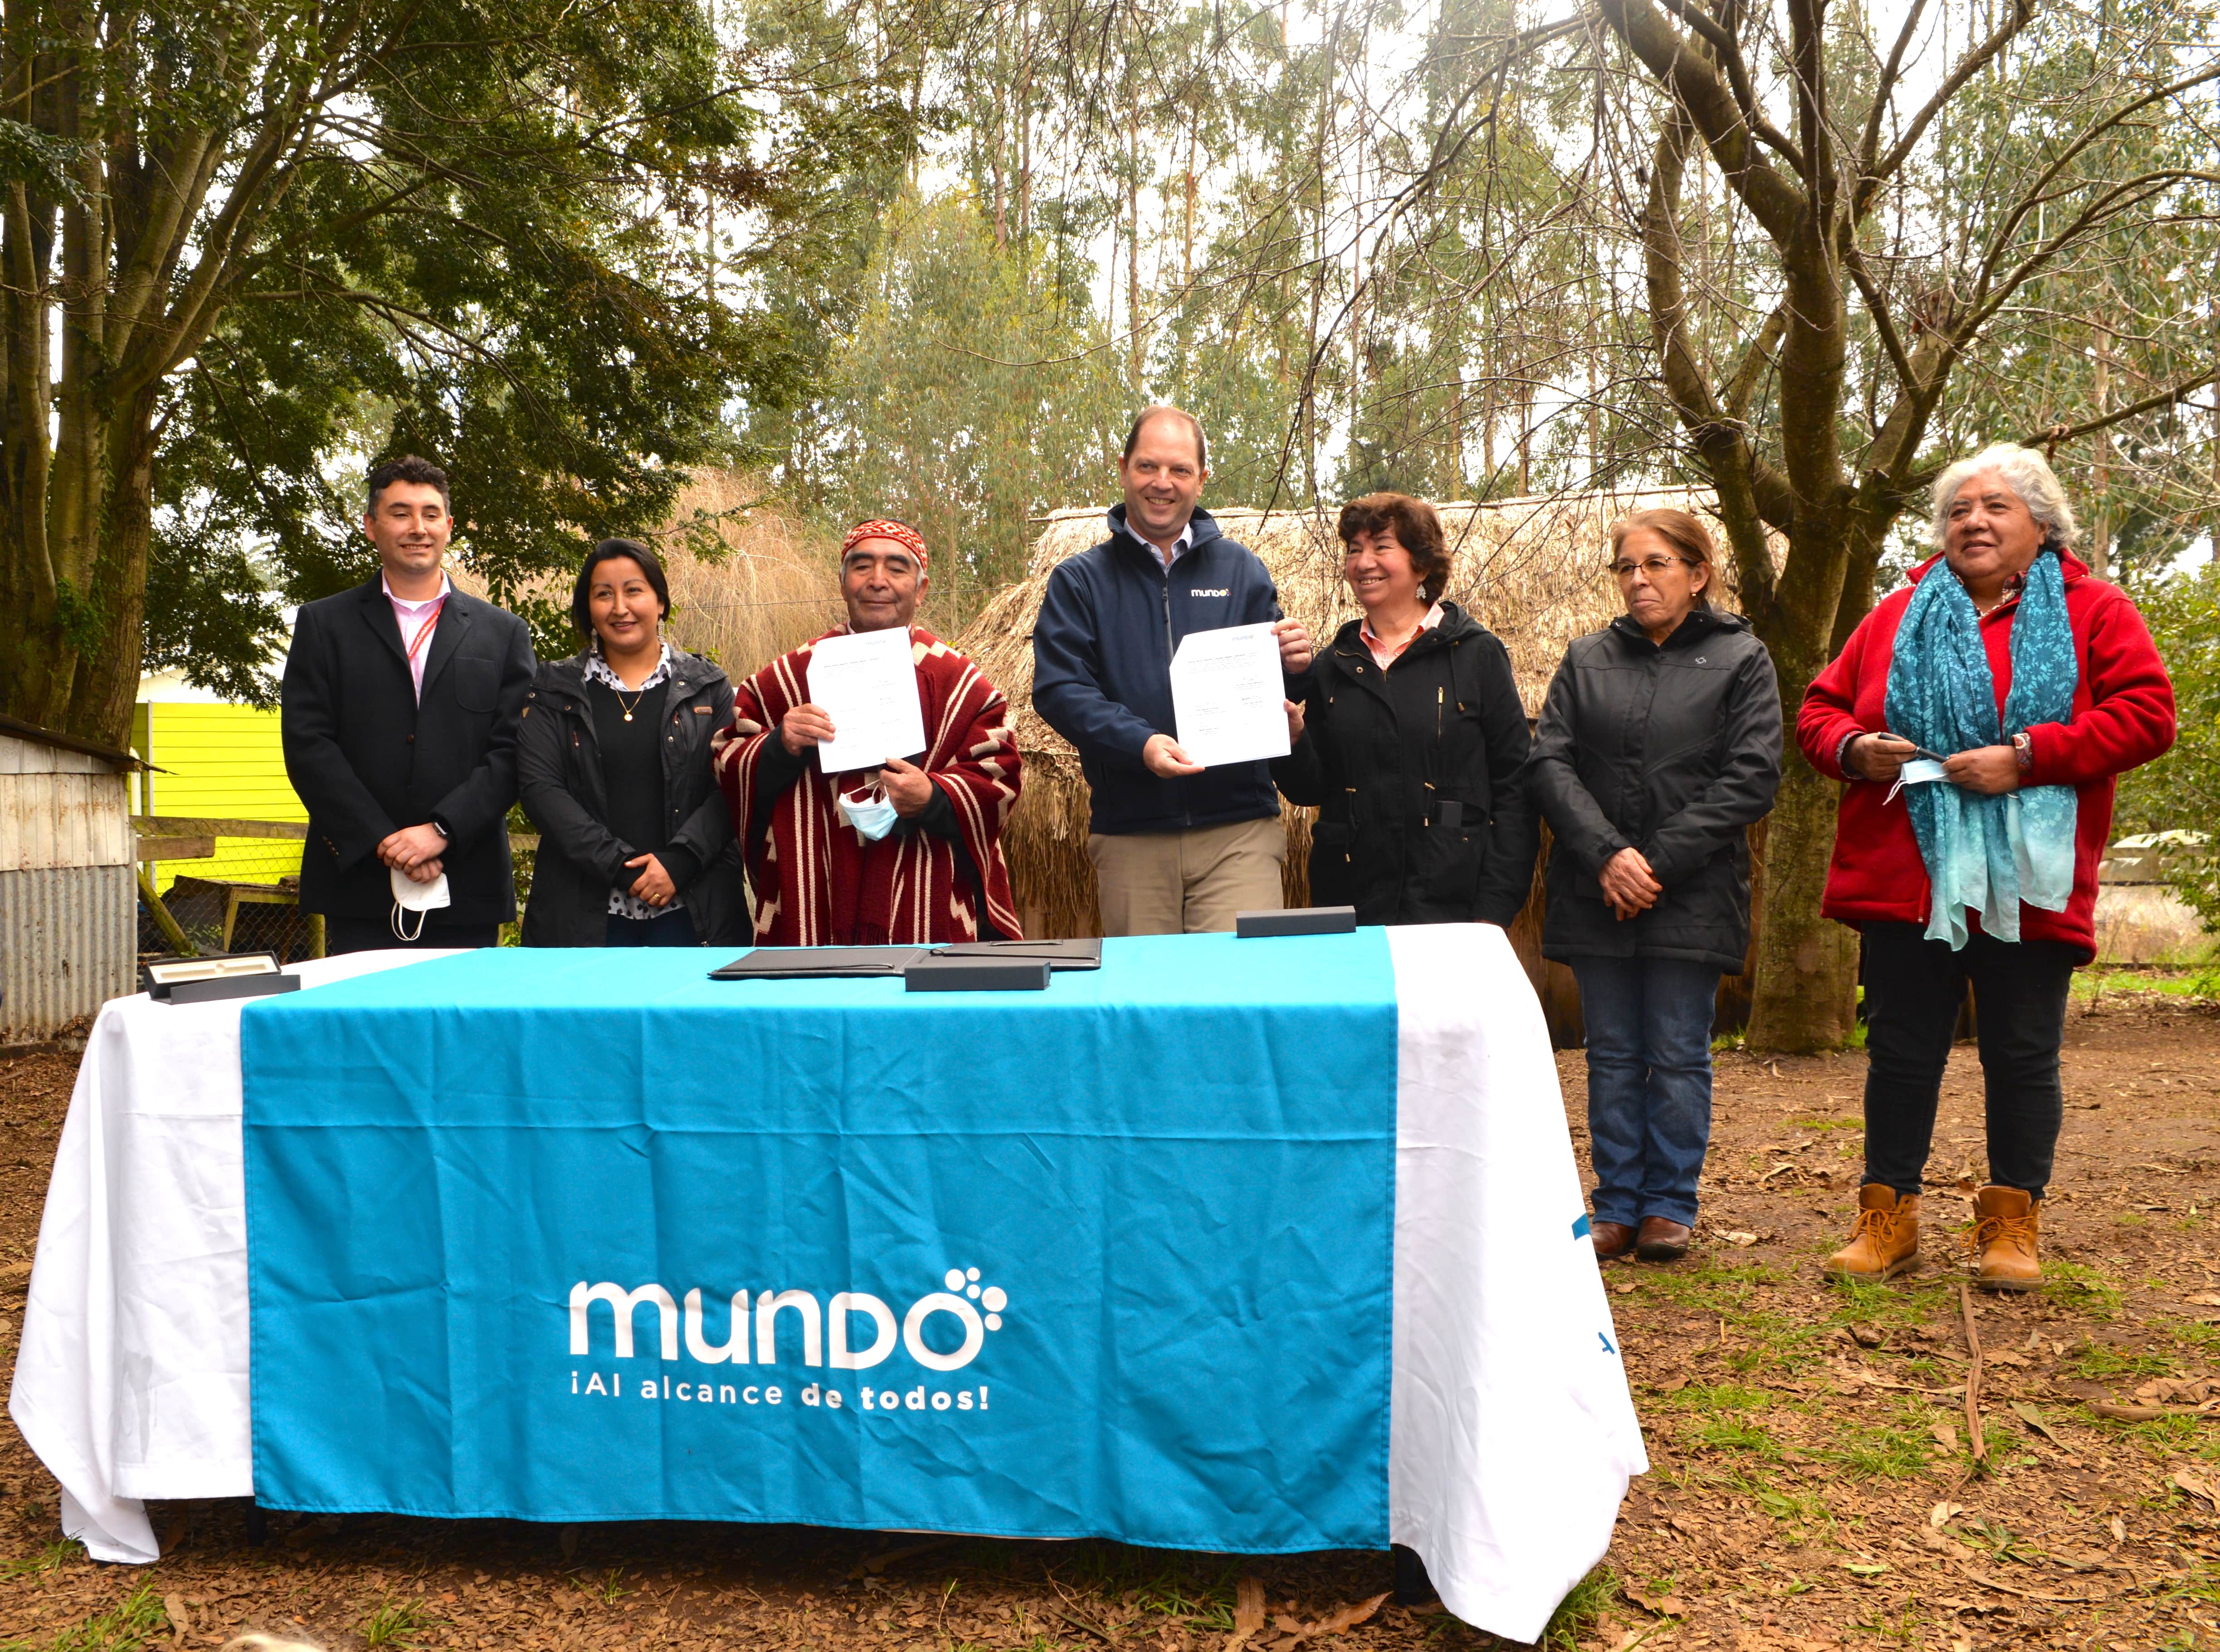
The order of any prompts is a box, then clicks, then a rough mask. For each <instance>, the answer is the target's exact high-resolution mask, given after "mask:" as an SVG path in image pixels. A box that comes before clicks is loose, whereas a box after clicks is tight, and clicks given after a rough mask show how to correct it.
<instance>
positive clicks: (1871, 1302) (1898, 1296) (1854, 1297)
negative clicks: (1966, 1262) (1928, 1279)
mask: <svg viewBox="0 0 2220 1652" xmlns="http://www.w3.org/2000/svg"><path fill="white" fill-rule="evenodd" d="M1828 1279H1829V1281H1830V1283H1831V1284H1832V1286H1833V1287H1834V1291H1835V1295H1836V1305H1835V1310H1834V1312H1832V1313H1830V1314H1829V1315H1828V1316H1827V1320H1826V1323H1827V1324H1828V1325H1843V1326H1849V1325H1873V1326H1877V1327H1880V1328H1882V1329H1886V1328H1888V1327H1891V1326H1896V1327H1901V1328H1904V1329H1907V1330H1908V1329H1910V1328H1911V1327H1912V1326H1914V1325H1924V1324H1926V1323H1927V1321H1928V1320H1930V1319H1931V1318H1934V1317H1935V1316H1936V1314H1938V1313H1943V1312H1948V1311H1949V1306H1950V1302H1949V1299H1950V1287H1949V1284H1948V1283H1946V1282H1943V1281H1936V1282H1935V1283H1932V1284H1924V1285H1911V1286H1908V1287H1907V1286H1906V1285H1905V1283H1904V1281H1901V1280H1899V1281H1895V1282H1893V1283H1891V1284H1885V1285H1880V1284H1874V1282H1872V1281H1869V1280H1862V1279H1844V1278H1843V1277H1842V1275H1839V1274H1830V1275H1828Z"/></svg>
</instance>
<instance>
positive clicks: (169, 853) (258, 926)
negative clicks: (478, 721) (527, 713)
mask: <svg viewBox="0 0 2220 1652" xmlns="http://www.w3.org/2000/svg"><path fill="white" fill-rule="evenodd" d="M131 824H132V826H133V829H134V831H135V832H137V833H138V838H139V855H140V860H139V952H140V957H142V958H146V957H176V956H178V955H180V954H185V953H192V954H206V953H214V952H274V953H276V954H277V955H278V959H279V961H280V962H282V963H296V962H297V961H298V960H300V959H302V958H311V957H322V956H323V955H324V926H323V920H321V918H320V917H318V916H317V915H315V914H314V913H305V912H302V910H301V907H300V898H301V851H302V845H303V843H304V842H305V841H306V839H307V838H308V833H309V829H308V827H307V826H303V825H300V824H297V823H294V822H289V821H278V820H211V819H202V818H196V817H193V818H188V817H180V816H163V815H134V816H133V817H132V822H131ZM538 847H539V838H537V837H536V836H533V835H532V834H530V833H528V832H511V833H510V834H509V849H510V858H511V859H512V860H513V861H514V863H515V866H516V882H517V905H518V909H519V910H520V911H521V909H522V907H523V903H524V898H525V896H526V895H527V894H528V893H529V891H530V889H531V887H532V885H531V879H532V859H533V852H534V851H536V850H537V849H538Z"/></svg>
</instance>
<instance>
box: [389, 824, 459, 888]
mask: <svg viewBox="0 0 2220 1652" xmlns="http://www.w3.org/2000/svg"><path fill="white" fill-rule="evenodd" d="M446 852H447V834H446V832H442V831H440V828H439V827H437V826H433V824H432V823H431V822H430V821H429V820H427V821H426V822H425V823H424V824H423V825H422V826H403V827H402V828H401V830H400V831H398V832H387V833H386V834H385V836H384V838H380V839H379V840H378V845H377V857H378V859H380V860H381V861H383V862H384V863H385V864H387V865H388V866H390V867H392V868H393V869H394V870H396V871H397V872H405V873H407V874H408V877H409V878H410V880H411V881H412V882H417V883H436V882H439V879H440V870H441V868H440V857H441V856H443V855H445V854H446Z"/></svg>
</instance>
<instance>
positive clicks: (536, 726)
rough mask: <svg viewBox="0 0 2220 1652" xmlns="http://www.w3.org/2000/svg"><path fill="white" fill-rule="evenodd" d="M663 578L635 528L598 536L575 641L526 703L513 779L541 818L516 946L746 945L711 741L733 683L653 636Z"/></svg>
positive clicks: (580, 588)
mask: <svg viewBox="0 0 2220 1652" xmlns="http://www.w3.org/2000/svg"><path fill="white" fill-rule="evenodd" d="M669 613H670V583H669V582H668V581H667V579H666V578H665V577H664V571H663V564H662V563H661V562H660V561H658V559H657V558H656V554H655V552H652V551H651V550H649V549H648V548H647V546H645V545H642V544H641V543H640V542H639V540H637V539H603V540H602V542H601V543H600V544H599V545H596V546H595V547H594V548H593V549H592V550H591V551H590V552H588V553H587V555H586V562H585V566H583V568H581V569H580V570H578V580H577V585H576V586H575V587H574V588H573V589H572V591H571V624H573V625H574V626H576V627H577V629H578V634H579V635H580V636H581V637H582V638H583V639H585V644H586V646H585V647H584V649H583V650H582V651H580V652H578V653H576V654H573V655H572V656H571V658H568V659H564V660H550V661H547V662H546V663H544V664H542V665H541V666H540V667H539V676H538V678H537V680H535V681H534V682H533V685H532V692H531V694H530V695H529V696H528V697H527V699H526V701H525V705H524V724H523V727H522V729H521V732H520V733H519V735H518V739H517V759H516V772H517V785H518V790H519V792H520V793H521V796H522V800H523V803H524V812H525V813H526V814H528V815H529V816H531V817H532V823H533V825H534V826H538V827H539V854H538V856H537V857H535V859H534V861H533V870H532V896H531V899H530V901H527V903H526V906H525V908H524V933H523V941H524V944H525V945H527V946H696V945H728V944H745V943H746V942H747V941H748V940H749V939H750V938H751V926H750V924H749V922H748V917H747V906H746V899H745V883H744V882H743V874H742V872H741V870H740V858H739V849H738V847H737V846H736V845H735V844H734V842H733V821H732V816H731V814H729V813H728V812H727V811H726V807H725V799H724V795H723V794H722V793H720V791H719V790H718V789H717V782H716V780H715V778H714V776H712V775H711V773H710V771H709V741H710V739H711V737H712V736H713V735H714V734H715V733H717V732H718V731H719V730H720V729H722V728H723V727H724V726H726V724H728V723H730V722H731V721H732V720H733V685H732V683H731V682H730V681H729V680H728V679H727V678H726V676H725V674H724V672H723V671H722V670H719V669H718V667H717V666H716V665H715V664H713V663H711V662H710V661H708V660H706V659H704V658H702V657H701V656H700V655H698V654H689V653H688V652H686V651H685V650H683V649H681V648H674V647H672V646H671V645H670V642H669V641H668V640H667V639H665V638H664V634H663V621H664V616H665V615H667V614H669Z"/></svg>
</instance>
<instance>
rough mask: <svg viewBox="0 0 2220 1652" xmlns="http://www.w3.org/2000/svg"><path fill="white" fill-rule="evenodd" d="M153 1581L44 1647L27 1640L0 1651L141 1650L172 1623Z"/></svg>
mask: <svg viewBox="0 0 2220 1652" xmlns="http://www.w3.org/2000/svg"><path fill="white" fill-rule="evenodd" d="M169 1621H170V1620H169V1618H168V1617H167V1615H166V1614H165V1613H164V1611H162V1601H161V1598H160V1597H159V1595H157V1594H156V1593H154V1585H153V1581H152V1580H148V1581H147V1582H145V1583H141V1584H140V1586H139V1587H137V1588H136V1589H134V1590H133V1591H132V1592H131V1593H129V1594H128V1595H127V1596H126V1597H125V1598H124V1599H122V1601H120V1602H118V1603H117V1604H116V1605H113V1606H110V1607H109V1609H108V1610H107V1611H103V1612H95V1613H94V1614H93V1615H92V1616H91V1617H90V1618H86V1619H85V1620H84V1622H83V1623H82V1624H78V1625H77V1626H76V1627H75V1628H74V1629H65V1630H61V1631H60V1632H59V1633H58V1634H57V1635H56V1636H54V1637H53V1640H51V1641H49V1642H47V1644H46V1646H45V1647H44V1648H34V1646H33V1645H32V1643H30V1642H28V1641H8V1642H4V1643H0V1652H140V1649H142V1648H144V1647H145V1646H146V1645H147V1642H148V1641H150V1640H152V1639H153V1636H155V1635H156V1634H157V1633H158V1632H159V1631H160V1630H163V1629H164V1628H165V1627H166V1626H167V1625H168V1624H169Z"/></svg>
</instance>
